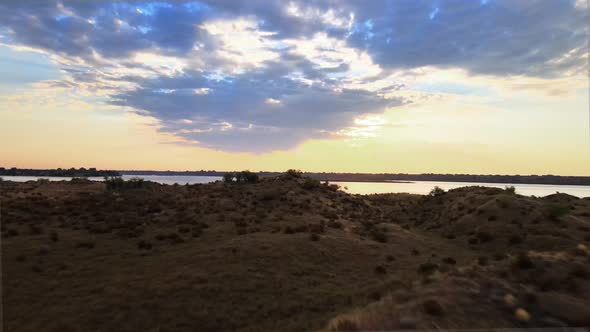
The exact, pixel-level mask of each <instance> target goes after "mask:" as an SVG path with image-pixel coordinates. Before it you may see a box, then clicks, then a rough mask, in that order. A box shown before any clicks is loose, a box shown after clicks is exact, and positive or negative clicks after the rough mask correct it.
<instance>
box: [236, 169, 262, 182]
mask: <svg viewBox="0 0 590 332" xmlns="http://www.w3.org/2000/svg"><path fill="white" fill-rule="evenodd" d="M239 175H240V177H241V180H242V182H245V183H256V182H258V174H256V173H253V172H250V171H241V172H240V173H239Z"/></svg>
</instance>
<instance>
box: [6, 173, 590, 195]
mask: <svg viewBox="0 0 590 332" xmlns="http://www.w3.org/2000/svg"><path fill="white" fill-rule="evenodd" d="M137 177H139V178H142V179H144V180H146V181H153V182H158V183H163V184H174V183H178V184H186V183H189V184H193V183H209V182H214V181H217V180H221V177H219V176H187V175H123V179H125V180H129V179H131V178H137ZM2 178H3V179H4V180H7V181H17V182H26V181H36V180H37V179H38V178H39V177H35V176H2ZM47 179H49V180H50V181H63V180H65V181H69V180H71V178H69V177H47ZM89 179H90V180H93V181H102V180H103V178H89ZM331 183H336V184H338V185H340V186H341V187H343V188H344V187H345V190H346V191H348V192H349V193H351V194H382V193H410V194H423V195H424V194H428V193H429V192H430V190H431V189H432V188H434V187H435V186H439V187H441V188H442V189H444V190H449V189H453V188H459V187H466V186H484V187H495V188H505V187H506V186H514V187H515V188H516V192H517V193H519V194H521V195H527V196H531V195H535V196H547V195H550V194H554V193H556V192H560V193H566V194H570V195H574V196H578V197H590V186H566V185H546V184H508V183H506V184H504V183H475V182H437V181H414V182H410V183H397V182H391V183H389V182H331Z"/></svg>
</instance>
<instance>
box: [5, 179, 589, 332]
mask: <svg viewBox="0 0 590 332" xmlns="http://www.w3.org/2000/svg"><path fill="white" fill-rule="evenodd" d="M0 204H1V205H0V209H1V210H0V218H1V224H2V301H3V303H2V304H3V327H4V330H5V331H47V330H49V331H195V330H198V331H222V330H223V331H226V330H234V331H269V330H281V331H307V330H327V331H330V330H336V331H348V330H384V329H432V328H436V329H437V328H490V327H493V328H506V327H563V326H589V325H590V268H589V267H588V263H589V262H590V253H589V251H588V247H587V246H588V245H590V199H589V198H586V199H580V198H576V197H573V196H568V195H565V194H555V195H551V196H547V197H543V198H533V197H524V196H519V195H516V194H515V193H513V192H512V191H510V190H500V189H493V188H481V187H467V188H460V189H455V190H451V191H449V192H437V193H433V195H430V196H421V195H409V194H387V195H369V196H360V195H350V194H347V193H345V192H343V191H340V190H338V189H337V188H336V187H335V186H327V185H320V184H319V183H317V182H315V181H312V180H307V179H304V178H300V177H296V176H281V177H277V178H265V179H262V180H261V181H260V182H259V183H251V184H223V183H214V184H197V185H187V186H168V185H159V184H155V183H142V184H141V185H138V186H133V187H131V186H129V187H121V188H118V189H108V188H106V186H105V184H104V183H97V182H89V181H83V180H82V181H80V180H78V181H72V182H47V181H37V182H27V183H15V182H8V181H2V182H0Z"/></svg>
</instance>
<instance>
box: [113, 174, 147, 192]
mask: <svg viewBox="0 0 590 332" xmlns="http://www.w3.org/2000/svg"><path fill="white" fill-rule="evenodd" d="M104 182H105V184H106V186H107V190H125V189H136V188H141V187H143V185H144V184H145V181H144V180H143V179H141V178H131V179H129V180H127V181H125V180H123V178H122V177H120V176H105V177H104Z"/></svg>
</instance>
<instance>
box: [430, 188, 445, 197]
mask: <svg viewBox="0 0 590 332" xmlns="http://www.w3.org/2000/svg"><path fill="white" fill-rule="evenodd" d="M444 193H445V191H444V189H442V188H441V187H439V186H436V187H434V188H432V190H431V191H430V193H428V196H431V197H438V196H442V195H444Z"/></svg>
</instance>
